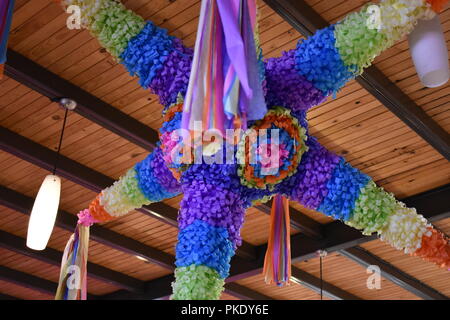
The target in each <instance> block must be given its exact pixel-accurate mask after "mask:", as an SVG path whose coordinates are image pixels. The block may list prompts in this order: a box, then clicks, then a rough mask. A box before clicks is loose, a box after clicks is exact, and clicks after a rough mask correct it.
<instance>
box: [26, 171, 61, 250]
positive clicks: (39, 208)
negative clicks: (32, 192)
mask: <svg viewBox="0 0 450 320" xmlns="http://www.w3.org/2000/svg"><path fill="white" fill-rule="evenodd" d="M60 195H61V179H60V178H59V177H58V176H55V175H48V176H46V177H45V179H44V182H42V185H41V188H40V189H39V192H38V194H37V196H36V200H35V201H34V205H33V210H32V211H31V216H30V221H29V223H28V234H27V247H29V248H31V249H34V250H44V249H45V247H46V246H47V243H48V240H49V239H50V235H51V233H52V230H53V226H54V225H55V220H56V214H57V213H58V206H59V198H60Z"/></svg>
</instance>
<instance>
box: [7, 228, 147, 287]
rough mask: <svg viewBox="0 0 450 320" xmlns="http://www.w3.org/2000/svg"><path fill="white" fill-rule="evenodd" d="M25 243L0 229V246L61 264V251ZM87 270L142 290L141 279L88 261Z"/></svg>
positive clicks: (98, 276)
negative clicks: (35, 248)
mask: <svg viewBox="0 0 450 320" xmlns="http://www.w3.org/2000/svg"><path fill="white" fill-rule="evenodd" d="M25 243H26V240H25V239H23V238H20V237H17V236H15V235H13V234H10V233H7V232H5V231H2V230H0V247H2V248H4V249H7V250H10V251H13V252H16V253H19V254H22V255H25V256H27V257H30V258H33V259H36V260H39V261H42V262H44V263H48V264H51V265H53V266H57V267H59V266H60V265H61V258H62V256H63V253H62V252H59V251H57V250H55V249H52V248H46V249H45V250H42V251H37V250H31V249H29V248H28V247H27V246H26V244H25ZM87 271H88V276H89V277H91V278H93V279H97V280H100V281H103V282H106V283H109V284H111V285H114V286H118V287H119V288H122V289H125V290H129V291H135V292H141V291H142V290H143V286H144V282H143V281H141V280H138V279H135V278H132V277H130V276H127V275H125V274H123V273H120V272H117V271H114V270H111V269H108V268H105V267H103V266H101V265H98V264H94V263H91V262H88V263H87Z"/></svg>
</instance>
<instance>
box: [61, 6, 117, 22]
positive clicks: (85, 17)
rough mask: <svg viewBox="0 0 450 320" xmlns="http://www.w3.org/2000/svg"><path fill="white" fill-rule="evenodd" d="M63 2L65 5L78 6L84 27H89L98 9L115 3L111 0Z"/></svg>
mask: <svg viewBox="0 0 450 320" xmlns="http://www.w3.org/2000/svg"><path fill="white" fill-rule="evenodd" d="M63 2H64V4H65V6H66V7H69V6H71V5H75V6H78V7H79V8H80V11H81V25H82V26H83V27H84V28H89V26H90V25H91V24H92V21H93V19H94V16H95V15H96V14H97V12H98V11H99V10H101V9H106V8H108V7H110V6H111V5H112V4H114V3H115V2H112V1H111V0H64V1H63Z"/></svg>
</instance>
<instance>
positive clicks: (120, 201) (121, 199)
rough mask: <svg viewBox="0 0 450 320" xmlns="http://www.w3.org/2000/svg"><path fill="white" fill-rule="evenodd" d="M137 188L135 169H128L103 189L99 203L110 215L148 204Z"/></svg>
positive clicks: (121, 213) (116, 214) (124, 212)
mask: <svg viewBox="0 0 450 320" xmlns="http://www.w3.org/2000/svg"><path fill="white" fill-rule="evenodd" d="M150 203H151V201H150V200H148V199H147V198H146V197H145V195H144V194H143V193H142V191H141V189H140V188H139V184H138V180H137V178H136V170H135V169H134V167H133V168H131V169H129V170H128V171H127V173H126V174H125V175H124V176H123V177H121V178H120V179H119V180H117V181H116V182H114V184H113V185H112V186H111V187H109V188H106V189H105V190H103V192H102V195H101V197H100V204H101V205H102V206H103V207H104V208H105V210H106V211H107V212H108V213H109V214H110V215H112V216H116V217H117V216H122V215H124V214H127V213H128V212H130V211H131V210H134V209H136V208H141V207H142V206H144V205H148V204H150Z"/></svg>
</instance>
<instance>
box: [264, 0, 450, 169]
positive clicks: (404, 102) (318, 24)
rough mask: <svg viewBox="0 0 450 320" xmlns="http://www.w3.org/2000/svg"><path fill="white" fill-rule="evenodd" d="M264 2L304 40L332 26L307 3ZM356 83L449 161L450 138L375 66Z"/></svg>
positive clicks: (368, 69) (287, 0)
mask: <svg viewBox="0 0 450 320" xmlns="http://www.w3.org/2000/svg"><path fill="white" fill-rule="evenodd" d="M264 1H265V2H266V3H267V4H268V5H269V6H270V7H271V8H272V9H273V10H274V11H275V12H277V13H278V14H279V15H280V16H281V17H283V18H284V19H285V20H286V21H287V22H288V23H290V24H291V25H292V27H294V28H295V29H296V30H297V31H299V32H300V33H301V34H302V35H304V36H305V37H308V36H311V35H312V34H314V33H315V32H316V31H317V30H318V29H322V28H325V27H327V26H328V25H329V23H328V22H327V21H326V20H325V19H323V18H322V17H321V16H320V15H319V14H318V13H317V12H316V11H314V9H312V8H311V7H310V6H309V5H308V4H307V3H306V2H305V1H304V0H264ZM356 81H358V83H359V84H360V85H361V86H362V87H363V88H365V89H366V90H367V91H369V92H370V93H371V94H372V95H373V96H374V97H375V98H377V99H378V100H379V101H380V102H381V103H382V104H383V105H384V106H386V108H388V109H389V110H390V111H391V112H392V113H394V114H395V115H396V116H397V117H398V118H399V119H400V120H401V121H403V122H404V123H405V124H406V125H408V126H409V127H410V128H411V129H412V130H414V131H415V132H416V133H417V134H418V135H419V136H420V137H421V138H423V139H424V140H425V141H427V142H428V143H429V144H430V145H431V146H432V147H433V148H435V149H436V150H437V151H438V152H439V153H441V154H442V155H443V156H444V157H445V158H446V159H447V160H450V134H449V133H447V132H446V131H445V130H444V129H443V128H442V127H440V126H439V125H438V124H437V123H436V122H435V121H434V120H433V119H432V118H431V117H430V116H429V115H428V114H427V113H426V112H425V111H423V109H422V108H421V107H420V106H418V105H417V104H416V103H415V102H414V101H413V100H412V99H411V98H409V97H408V96H407V95H406V94H405V93H404V92H403V91H402V90H401V89H400V88H399V87H398V86H397V85H395V84H394V83H393V82H391V81H390V80H389V79H388V78H387V77H386V76H385V75H383V73H382V72H381V71H380V70H378V68H376V67H375V66H371V67H370V68H367V69H366V71H365V72H364V73H363V74H362V75H361V76H359V77H357V78H356Z"/></svg>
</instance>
